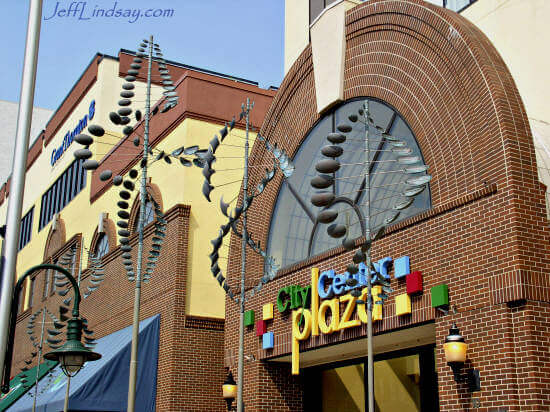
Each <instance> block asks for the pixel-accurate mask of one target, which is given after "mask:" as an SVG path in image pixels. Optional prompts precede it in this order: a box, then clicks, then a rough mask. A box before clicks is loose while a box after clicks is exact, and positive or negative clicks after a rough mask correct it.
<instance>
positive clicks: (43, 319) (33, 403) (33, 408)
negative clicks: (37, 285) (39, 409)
mask: <svg viewBox="0 0 550 412" xmlns="http://www.w3.org/2000/svg"><path fill="white" fill-rule="evenodd" d="M41 312H42V327H41V330H40V345H39V346H38V361H37V363H36V375H35V379H34V399H33V400H32V412H34V411H35V410H36V397H37V396H38V379H39V378H40V361H41V359H42V347H43V346H44V323H45V322H46V310H45V309H42V310H41Z"/></svg>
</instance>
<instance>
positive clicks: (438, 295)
mask: <svg viewBox="0 0 550 412" xmlns="http://www.w3.org/2000/svg"><path fill="white" fill-rule="evenodd" d="M430 293H431V295H432V308H437V307H440V306H448V305H449V287H448V286H447V285H446V284H444V283H443V284H441V285H437V286H434V287H433V288H431V289H430Z"/></svg>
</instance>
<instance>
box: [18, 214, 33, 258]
mask: <svg viewBox="0 0 550 412" xmlns="http://www.w3.org/2000/svg"><path fill="white" fill-rule="evenodd" d="M33 220H34V206H32V207H31V208H30V210H29V211H28V212H27V213H26V214H25V216H23V218H22V219H21V225H20V226H21V229H20V231H19V242H18V245H17V246H18V251H19V250H21V249H23V248H24V247H25V246H26V245H27V244H28V243H29V242H30V241H31V239H32V224H33Z"/></svg>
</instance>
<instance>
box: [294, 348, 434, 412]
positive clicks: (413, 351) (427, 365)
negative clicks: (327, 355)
mask: <svg viewBox="0 0 550 412" xmlns="http://www.w3.org/2000/svg"><path fill="white" fill-rule="evenodd" d="M336 345H337V344H336ZM435 347H436V345H435V343H430V344H428V345H421V346H414V347H412V348H405V349H399V350H396V351H391V352H384V353H380V354H376V355H374V362H378V361H382V360H388V359H394V358H400V357H404V356H411V355H418V364H419V368H420V383H419V386H420V401H421V405H420V408H421V411H429V412H435V411H439V395H438V392H439V390H438V389H439V387H438V381H437V373H436V372H435V367H436V365H435V353H434V350H435ZM360 363H362V364H363V365H364V367H363V372H364V378H363V385H364V393H365V410H368V396H367V391H368V389H367V385H368V378H367V373H368V371H367V357H358V358H353V359H346V360H343V361H335V362H329V363H325V364H322V365H316V366H311V367H309V368H305V371H304V375H305V376H306V378H305V382H309V383H310V384H311V385H307V384H306V388H305V393H304V398H305V399H306V400H307V401H311V402H306V404H307V405H310V407H311V406H313V408H312V409H310V408H306V409H305V411H306V412H307V411H310V410H311V411H314V410H315V411H320V410H321V406H322V405H321V398H320V397H318V396H316V397H313V396H310V394H309V393H308V389H309V390H311V389H315V390H317V389H318V387H317V386H315V384H316V383H317V379H315V377H317V376H318V375H319V372H321V371H324V370H328V369H335V368H341V367H344V366H351V365H357V364H360ZM430 371H431V373H430ZM423 372H424V375H425V376H422V375H423ZM308 376H310V377H311V378H312V379H308V378H307V377H308ZM375 379H376V377H375ZM434 388H435V389H436V391H434V390H433V389H434ZM422 401H424V402H425V403H422Z"/></svg>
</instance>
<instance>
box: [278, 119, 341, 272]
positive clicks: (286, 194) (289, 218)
mask: <svg viewBox="0 0 550 412" xmlns="http://www.w3.org/2000/svg"><path fill="white" fill-rule="evenodd" d="M331 131H332V116H327V117H325V118H324V119H323V120H321V121H320V122H319V123H317V125H316V126H314V127H313V129H312V130H311V132H310V134H309V136H308V137H307V138H306V141H304V143H303V144H302V146H301V147H300V149H299V150H298V153H297V154H296V156H295V159H298V162H296V161H294V165H295V166H296V170H295V171H294V173H293V175H292V176H291V177H290V179H288V180H287V181H286V183H285V184H283V185H282V186H281V190H280V192H279V197H278V200H277V204H276V206H275V210H274V214H273V216H274V218H273V220H272V223H271V228H270V232H269V248H268V254H269V255H271V256H273V257H274V258H275V261H276V262H277V264H279V265H281V266H282V267H284V266H287V265H290V264H292V263H294V262H298V261H300V260H303V259H305V258H307V257H308V247H309V239H310V237H311V235H312V230H313V223H314V220H315V214H316V211H315V210H314V209H315V207H314V206H313V205H312V204H311V202H310V198H311V195H312V194H313V193H315V190H314V189H313V188H312V187H311V185H310V183H309V182H310V180H311V179H312V178H313V177H314V176H316V175H317V171H316V170H315V164H316V163H317V162H318V161H319V160H320V159H321V158H322V154H321V147H322V146H323V145H325V144H326V136H327V134H328V133H330V132H331ZM310 214H311V217H310V216H309V215H310Z"/></svg>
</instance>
